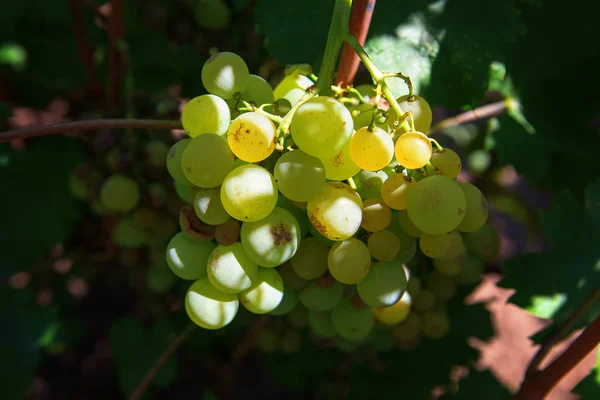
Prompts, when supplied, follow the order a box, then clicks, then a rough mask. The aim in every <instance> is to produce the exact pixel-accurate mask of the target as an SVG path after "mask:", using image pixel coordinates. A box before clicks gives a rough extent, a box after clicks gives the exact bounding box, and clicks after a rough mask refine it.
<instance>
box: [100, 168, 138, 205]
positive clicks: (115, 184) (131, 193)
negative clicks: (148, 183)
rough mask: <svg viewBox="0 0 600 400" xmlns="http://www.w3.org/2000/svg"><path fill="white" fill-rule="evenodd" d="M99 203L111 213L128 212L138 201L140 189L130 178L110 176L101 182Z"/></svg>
mask: <svg viewBox="0 0 600 400" xmlns="http://www.w3.org/2000/svg"><path fill="white" fill-rule="evenodd" d="M100 201H101V202H102V205H103V206H104V207H106V208H107V209H109V210H111V211H120V212H128V211H131V210H133V209H134V208H135V206H137V204H138V203H139V201H140V189H139V187H138V185H137V183H136V181H134V180H133V179H131V178H128V177H126V176H125V175H119V174H116V175H111V176H109V177H108V178H106V179H105V180H104V182H102V187H101V188H100Z"/></svg>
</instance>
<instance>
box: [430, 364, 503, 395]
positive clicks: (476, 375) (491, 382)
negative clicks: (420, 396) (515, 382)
mask: <svg viewBox="0 0 600 400" xmlns="http://www.w3.org/2000/svg"><path fill="white" fill-rule="evenodd" d="M482 393H485V398H486V399H489V400H506V399H508V398H509V397H510V392H509V391H508V390H507V389H506V388H505V387H504V386H502V384H501V383H500V382H498V380H497V379H496V378H495V377H494V375H492V373H491V372H490V371H487V370H486V371H481V372H477V371H471V372H470V373H469V375H468V376H467V377H466V378H464V379H461V380H460V381H459V382H458V392H457V393H447V394H445V395H444V396H442V397H440V400H450V399H465V400H469V399H473V400H475V399H480V398H481V394H482Z"/></svg>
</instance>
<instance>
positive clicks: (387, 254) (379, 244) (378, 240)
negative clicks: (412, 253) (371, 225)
mask: <svg viewBox="0 0 600 400" xmlns="http://www.w3.org/2000/svg"><path fill="white" fill-rule="evenodd" d="M367 246H368V249H369V253H371V256H373V258H374V259H376V260H377V261H392V260H393V259H394V258H396V256H397V255H398V253H399V252H400V239H399V238H398V236H396V235H395V234H394V233H393V232H392V231H389V230H387V229H384V230H382V231H377V232H374V233H372V234H371V235H369V239H368V240H367Z"/></svg>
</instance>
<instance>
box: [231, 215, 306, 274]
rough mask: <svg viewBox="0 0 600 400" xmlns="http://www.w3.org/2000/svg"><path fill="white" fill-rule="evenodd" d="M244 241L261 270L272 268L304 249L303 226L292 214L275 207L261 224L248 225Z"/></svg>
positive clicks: (243, 227)
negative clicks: (302, 247) (302, 246)
mask: <svg viewBox="0 0 600 400" xmlns="http://www.w3.org/2000/svg"><path fill="white" fill-rule="evenodd" d="M240 238H241V240H242V246H243V247H244V250H245V252H246V254H247V255H248V257H250V259H251V260H252V261H254V262H255V263H256V264H258V265H260V266H261V267H265V268H272V267H277V266H279V265H281V264H283V263H284V262H286V261H288V260H289V259H291V258H292V257H293V256H294V254H296V251H297V250H298V246H300V226H299V225H298V221H296V218H294V216H293V215H292V214H291V213H290V212H289V211H287V210H284V209H283V208H280V207H275V208H274V209H273V211H272V212H271V213H270V214H269V215H267V216H266V217H265V218H263V219H261V220H259V221H254V222H244V223H243V224H242V230H241V232H240Z"/></svg>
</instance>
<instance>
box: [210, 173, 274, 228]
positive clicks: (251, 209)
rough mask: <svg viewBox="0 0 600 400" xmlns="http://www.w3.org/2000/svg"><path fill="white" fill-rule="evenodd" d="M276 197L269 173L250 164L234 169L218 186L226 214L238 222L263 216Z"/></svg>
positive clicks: (271, 208)
mask: <svg viewBox="0 0 600 400" xmlns="http://www.w3.org/2000/svg"><path fill="white" fill-rule="evenodd" d="M277 196H278V191H277V186H276V185H275V179H274V178H273V175H271V173H270V172H269V171H267V170H266V169H264V168H263V167H260V166H258V165H253V164H248V165H243V166H241V167H238V168H236V169H234V170H233V171H231V173H229V175H227V177H226V178H225V180H224V181H223V185H221V202H222V203H223V206H224V207H225V210H227V212H228V213H229V215H231V216H232V217H233V218H235V219H237V220H239V221H258V220H261V219H263V218H265V217H266V216H267V215H269V214H270V213H271V211H273V209H274V208H275V205H276V204H277Z"/></svg>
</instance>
